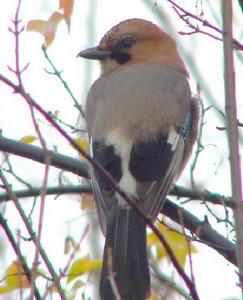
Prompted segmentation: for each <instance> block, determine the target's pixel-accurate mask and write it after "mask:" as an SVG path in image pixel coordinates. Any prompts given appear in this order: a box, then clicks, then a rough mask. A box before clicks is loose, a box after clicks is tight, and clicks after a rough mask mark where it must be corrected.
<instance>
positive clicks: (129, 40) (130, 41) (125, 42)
mask: <svg viewBox="0 0 243 300" xmlns="http://www.w3.org/2000/svg"><path fill="white" fill-rule="evenodd" d="M134 44H135V39H134V38H133V37H125V38H123V39H121V40H120V42H119V46H120V47H121V48H124V49H128V48H131V47H132V46H133V45H134Z"/></svg>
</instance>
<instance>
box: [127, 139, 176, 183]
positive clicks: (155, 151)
mask: <svg viewBox="0 0 243 300" xmlns="http://www.w3.org/2000/svg"><path fill="white" fill-rule="evenodd" d="M172 156H173V151H172V145H171V144H169V143H168V136H166V137H165V136H162V135H160V136H158V138H157V139H156V140H154V141H152V142H147V143H137V144H135V145H134V146H133V147H132V149H131V156H130V163H129V168H130V172H131V174H132V175H133V176H134V177H135V178H136V180H138V181H155V180H158V179H159V178H163V177H164V176H165V174H166V172H167V170H168V168H169V165H170V163H171V159H172Z"/></svg>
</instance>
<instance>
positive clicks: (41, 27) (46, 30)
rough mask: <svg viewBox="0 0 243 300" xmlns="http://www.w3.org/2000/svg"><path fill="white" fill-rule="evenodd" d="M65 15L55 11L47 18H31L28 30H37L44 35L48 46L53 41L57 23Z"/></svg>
mask: <svg viewBox="0 0 243 300" xmlns="http://www.w3.org/2000/svg"><path fill="white" fill-rule="evenodd" d="M63 18H64V16H63V15H62V14H61V13H59V12H56V11H55V12H54V13H53V14H52V15H51V17H50V18H49V19H48V20H47V21H44V20H31V21H29V22H28V24H27V30H28V31H35V32H38V33H40V34H41V35H43V37H44V39H45V46H46V47H48V46H50V44H51V43H52V42H53V40H54V37H55V34H56V30H57V25H58V24H59V22H60V21H61V20H63Z"/></svg>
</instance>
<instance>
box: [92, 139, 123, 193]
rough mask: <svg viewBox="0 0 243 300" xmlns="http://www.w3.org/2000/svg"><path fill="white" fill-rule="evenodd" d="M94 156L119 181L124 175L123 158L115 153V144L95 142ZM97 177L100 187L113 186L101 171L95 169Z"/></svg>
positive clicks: (108, 187)
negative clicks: (107, 144) (122, 168)
mask: <svg viewBox="0 0 243 300" xmlns="http://www.w3.org/2000/svg"><path fill="white" fill-rule="evenodd" d="M92 148H93V158H94V159H95V160H96V161H97V162H98V163H99V164H100V165H101V166H102V167H103V168H104V169H105V170H106V171H107V172H109V173H110V175H111V176H112V177H113V178H114V179H115V180H116V182H119V181H120V179H121V177H122V170H121V158H120V157H119V156H117V155H116V154H115V151H114V147H113V146H106V145H105V144H103V143H99V142H93V145H92ZM94 173H95V177H96V179H97V181H98V182H99V185H100V188H101V189H104V190H109V189H111V188H112V185H111V183H110V181H109V180H108V179H107V178H106V177H105V176H104V175H103V174H101V173H100V172H98V171H97V170H94Z"/></svg>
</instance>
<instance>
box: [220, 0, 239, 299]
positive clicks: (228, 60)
mask: <svg viewBox="0 0 243 300" xmlns="http://www.w3.org/2000/svg"><path fill="white" fill-rule="evenodd" d="M232 13H233V12H232V1H231V0H223V1H222V14H223V29H224V34H223V38H224V42H223V45H224V69H225V70H224V74H225V111H226V114H227V127H228V144H229V152H230V172H231V190H232V203H233V205H234V209H233V213H234V220H235V231H236V239H237V262H238V267H239V280H240V286H241V291H242V296H243V232H242V230H243V210H242V201H243V199H242V181H241V178H242V177H241V167H240V166H241V161H240V153H239V136H238V127H237V124H236V122H235V120H236V116H237V112H236V94H235V71H234V58H233V45H232Z"/></svg>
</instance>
